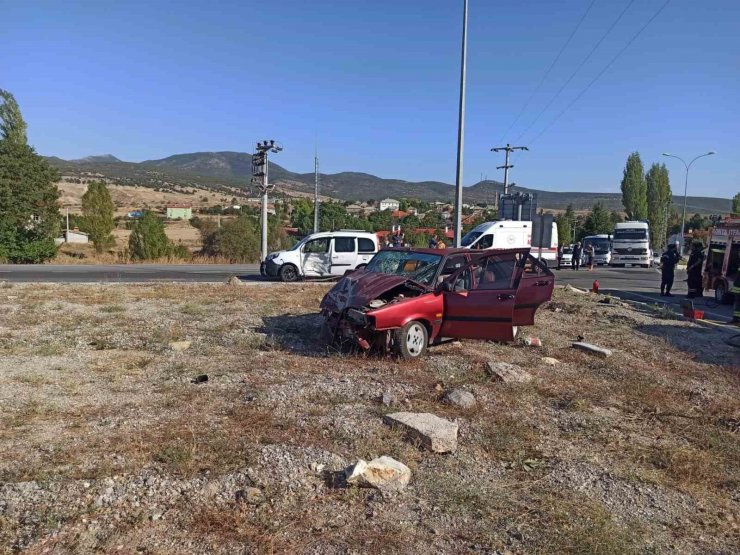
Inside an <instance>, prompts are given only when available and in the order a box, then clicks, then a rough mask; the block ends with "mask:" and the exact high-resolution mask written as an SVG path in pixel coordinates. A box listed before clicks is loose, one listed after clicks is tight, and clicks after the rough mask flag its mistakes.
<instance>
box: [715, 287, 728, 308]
mask: <svg viewBox="0 0 740 555" xmlns="http://www.w3.org/2000/svg"><path fill="white" fill-rule="evenodd" d="M714 300H716V301H717V302H718V303H720V304H730V296H729V295H728V294H727V286H726V285H725V284H724V282H722V281H718V282H717V283H715V284H714Z"/></svg>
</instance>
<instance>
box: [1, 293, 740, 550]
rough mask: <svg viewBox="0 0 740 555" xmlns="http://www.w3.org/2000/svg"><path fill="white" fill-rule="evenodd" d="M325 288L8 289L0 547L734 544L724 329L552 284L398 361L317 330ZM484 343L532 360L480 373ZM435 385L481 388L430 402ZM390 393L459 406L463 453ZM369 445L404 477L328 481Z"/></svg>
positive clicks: (732, 415)
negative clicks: (385, 489)
mask: <svg viewBox="0 0 740 555" xmlns="http://www.w3.org/2000/svg"><path fill="white" fill-rule="evenodd" d="M327 287H328V286H324V285H314V284H310V285H309V284H306V285H303V284H293V285H291V286H287V285H275V286H271V287H258V286H251V285H245V286H244V287H238V288H235V287H228V286H226V285H195V284H192V285H180V284H178V285H164V284H162V285H132V286H126V285H39V284H28V285H13V286H12V287H10V288H4V289H0V374H1V375H2V376H3V380H2V381H1V382H0V546H2V547H0V551H2V552H8V553H12V552H17V551H28V552H30V553H42V552H47V551H48V552H62V553H66V552H92V551H102V552H111V551H120V552H122V553H134V552H139V553H155V552H156V553H161V552H163V553H196V552H199V553H202V552H215V553H232V552H247V553H252V552H254V553H262V552H291V553H321V554H323V553H353V552H355V553H358V552H382V553H430V552H432V553H460V552H486V553H495V552H505V551H507V550H508V551H510V552H514V553H529V552H540V553H631V552H635V553H642V552H666V551H675V552H681V553H706V552H731V551H734V548H733V546H737V543H738V540H739V539H740V536H739V534H740V530H739V528H738V526H739V523H740V516H739V514H740V497H738V494H737V492H738V490H739V488H740V465H739V464H738V461H740V439H739V438H738V430H737V422H738V421H739V420H740V394H739V393H740V387H739V385H740V378H739V376H738V367H737V360H738V359H737V351H736V349H733V348H732V347H730V346H728V345H726V344H725V343H724V342H723V338H724V336H723V335H722V334H723V332H722V331H712V330H710V331H707V330H706V328H702V327H700V326H697V325H695V324H691V323H687V322H681V321H675V320H664V319H659V318H656V317H654V316H652V315H650V314H645V313H641V312H638V311H635V310H632V309H631V308H629V307H628V306H624V305H622V304H621V303H620V304H619V305H616V306H613V305H603V304H599V303H597V302H596V300H595V299H594V298H592V296H590V295H589V296H582V295H575V294H568V293H567V292H564V291H557V292H556V297H555V299H554V301H553V302H552V303H551V304H550V305H549V306H547V307H543V308H542V309H541V310H540V312H538V315H537V318H536V320H537V323H536V325H535V326H533V327H532V328H529V329H527V330H523V332H524V333H525V334H527V335H529V334H531V335H535V336H538V337H540V338H541V339H542V343H543V346H542V347H527V346H524V345H521V344H510V345H501V344H495V343H487V342H475V341H462V342H453V343H448V344H444V345H442V346H439V347H434V348H432V349H431V350H430V352H429V354H428V356H426V357H425V358H424V359H423V360H420V361H416V362H413V363H401V362H399V361H397V360H394V359H390V358H388V359H385V358H383V359H381V358H374V357H364V356H347V355H342V354H340V353H337V352H334V351H330V350H327V349H326V348H323V347H321V346H320V345H318V344H317V343H316V338H317V336H318V332H319V328H320V320H319V319H318V318H317V316H316V310H317V307H318V303H319V301H320V299H321V297H322V295H323V293H324V292H325V290H326V288H327ZM579 336H584V338H585V340H586V341H588V342H590V343H594V344H597V345H600V346H603V347H606V348H608V349H611V350H612V351H613V352H614V354H613V356H612V357H610V358H608V359H601V358H594V357H592V356H590V355H589V354H587V353H584V352H579V351H575V350H574V349H572V348H571V347H570V344H571V341H572V340H575V339H577V338H578V337H579ZM184 341H185V342H190V346H189V348H187V349H185V350H181V351H178V350H174V349H173V348H172V342H184ZM179 345H184V343H179ZM543 357H553V358H555V359H557V360H558V361H559V363H558V364H557V365H555V366H548V365H546V364H545V363H543V362H542V358H543ZM488 361H501V362H507V363H511V364H517V365H519V366H521V367H523V368H525V369H526V370H527V371H528V372H530V373H531V374H532V376H533V377H534V379H533V380H532V381H531V382H529V383H521V384H503V383H497V382H494V381H492V380H491V378H490V377H489V376H488V374H487V373H486V370H485V363H486V362H488ZM204 374H206V375H208V381H207V382H201V383H194V381H193V378H194V377H195V376H200V375H204ZM451 387H464V388H465V389H466V390H468V391H470V392H472V393H473V394H474V395H475V397H476V400H477V403H476V406H475V407H474V408H471V409H463V408H460V407H455V406H452V405H449V404H446V403H444V402H443V401H442V396H443V392H444V390H445V389H448V388H451ZM384 393H390V394H391V395H390V396H389V398H390V399H392V401H391V403H390V405H385V404H383V403H382V402H381V398H382V397H383V394H384ZM399 408H400V409H401V410H411V411H418V412H432V413H434V414H437V415H438V416H441V417H444V418H447V419H450V420H454V421H455V422H457V423H458V425H459V426H460V433H459V440H458V450H457V452H455V453H453V454H448V455H434V454H431V453H429V452H426V451H423V450H421V449H419V448H418V446H416V445H414V444H413V443H411V442H409V441H408V440H407V439H406V438H405V437H404V436H403V434H401V433H400V432H399V431H398V430H394V429H392V428H390V427H388V426H385V425H384V424H383V423H382V416H383V414H385V413H388V412H394V411H397V410H399ZM381 455H388V456H391V457H393V458H395V459H397V460H399V461H401V462H403V463H404V464H406V465H407V466H408V467H409V468H410V469H411V470H412V473H413V474H412V481H411V483H410V485H409V486H408V487H407V488H406V489H405V490H404V491H403V492H400V493H396V494H381V493H379V492H376V491H372V490H359V489H355V488H347V487H346V486H345V485H344V484H343V483H342V480H341V479H339V478H340V477H341V471H342V470H343V469H344V468H345V467H346V466H347V465H349V464H352V463H354V462H356V460H357V459H358V458H363V459H365V460H370V459H372V458H375V457H377V456H381ZM256 490H258V491H257V492H256V493H255V491H256Z"/></svg>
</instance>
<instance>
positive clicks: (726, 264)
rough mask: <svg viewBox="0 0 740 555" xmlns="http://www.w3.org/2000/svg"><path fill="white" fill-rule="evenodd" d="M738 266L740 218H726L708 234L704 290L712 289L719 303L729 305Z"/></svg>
mask: <svg viewBox="0 0 740 555" xmlns="http://www.w3.org/2000/svg"><path fill="white" fill-rule="evenodd" d="M738 266H740V218H726V219H725V220H723V221H720V222H718V223H717V225H716V226H715V227H713V228H712V230H711V231H710V234H709V249H708V251H707V260H706V265H705V266H704V288H705V289H714V298H715V299H716V300H717V302H719V303H723V304H729V303H731V302H732V299H733V295H732V293H730V292H729V291H730V289H732V284H733V282H734V281H735V278H736V277H737V274H738V271H739V270H738Z"/></svg>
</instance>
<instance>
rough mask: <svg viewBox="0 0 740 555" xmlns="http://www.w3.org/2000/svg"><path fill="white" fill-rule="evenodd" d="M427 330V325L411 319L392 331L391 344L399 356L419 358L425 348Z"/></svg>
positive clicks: (427, 338)
mask: <svg viewBox="0 0 740 555" xmlns="http://www.w3.org/2000/svg"><path fill="white" fill-rule="evenodd" d="M428 342H429V332H427V327H426V326H425V325H424V324H422V323H421V322H419V321H418V320H412V321H411V322H409V323H407V324H406V325H405V326H403V327H402V328H400V329H397V330H396V331H395V332H394V333H393V345H394V349H395V351H396V354H398V355H399V356H400V357H401V358H405V359H407V360H408V359H414V358H419V357H420V356H421V355H423V354H424V353H425V352H426V350H427V343H428Z"/></svg>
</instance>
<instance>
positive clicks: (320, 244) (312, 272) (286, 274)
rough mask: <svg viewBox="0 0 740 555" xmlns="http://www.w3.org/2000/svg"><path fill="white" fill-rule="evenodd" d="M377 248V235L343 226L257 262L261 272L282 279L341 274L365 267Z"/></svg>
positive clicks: (315, 234) (292, 279) (303, 240)
mask: <svg viewBox="0 0 740 555" xmlns="http://www.w3.org/2000/svg"><path fill="white" fill-rule="evenodd" d="M378 250H379V247H378V236H377V235H375V233H371V232H369V231H358V230H354V229H342V230H339V231H324V232H321V233H314V234H312V235H309V236H308V237H306V238H304V239H302V240H301V241H299V242H298V243H296V244H295V245H294V246H293V248H291V249H289V250H287V251H279V252H273V253H271V254H269V255H268V256H267V258H266V259H265V261H264V262H263V263H262V264H261V265H260V274H262V275H263V276H268V277H279V278H280V279H281V280H282V281H296V280H298V279H300V278H308V277H331V276H343V275H344V274H345V273H347V272H348V271H350V270H355V269H357V268H360V267H363V266H365V265H366V264H367V263H368V262H369V261H370V259H371V258H372V257H373V256H374V255H375V253H376V252H378Z"/></svg>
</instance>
